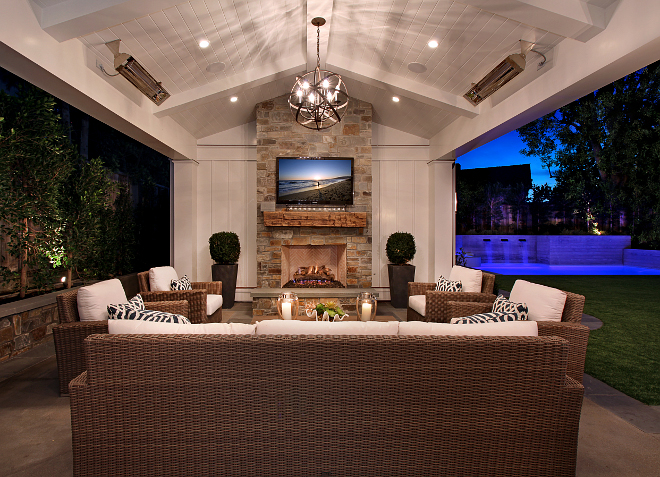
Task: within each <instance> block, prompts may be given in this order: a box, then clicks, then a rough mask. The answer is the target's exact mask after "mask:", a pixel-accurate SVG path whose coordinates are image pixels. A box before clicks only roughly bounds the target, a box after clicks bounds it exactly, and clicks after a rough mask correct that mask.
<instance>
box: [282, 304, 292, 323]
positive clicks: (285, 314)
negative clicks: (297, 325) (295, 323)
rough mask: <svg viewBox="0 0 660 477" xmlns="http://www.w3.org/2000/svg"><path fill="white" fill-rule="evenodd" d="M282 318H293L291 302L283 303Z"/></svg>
mask: <svg viewBox="0 0 660 477" xmlns="http://www.w3.org/2000/svg"><path fill="white" fill-rule="evenodd" d="M282 318H284V319H285V320H290V319H291V303H286V302H284V303H282Z"/></svg>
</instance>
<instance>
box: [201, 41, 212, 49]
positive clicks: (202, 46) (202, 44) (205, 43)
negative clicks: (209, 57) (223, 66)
mask: <svg viewBox="0 0 660 477" xmlns="http://www.w3.org/2000/svg"><path fill="white" fill-rule="evenodd" d="M210 44H211V43H209V41H208V40H199V47H200V48H208V46H209V45H210Z"/></svg>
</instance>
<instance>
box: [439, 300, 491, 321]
mask: <svg viewBox="0 0 660 477" xmlns="http://www.w3.org/2000/svg"><path fill="white" fill-rule="evenodd" d="M492 310H493V304H492V303H488V302H476V301H448V302H447V318H449V320H451V319H452V318H460V317H461V316H471V315H478V314H480V313H489V312H490V311H492Z"/></svg>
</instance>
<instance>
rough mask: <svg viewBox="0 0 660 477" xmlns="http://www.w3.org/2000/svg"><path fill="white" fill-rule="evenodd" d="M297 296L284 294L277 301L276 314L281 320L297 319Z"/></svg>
mask: <svg viewBox="0 0 660 477" xmlns="http://www.w3.org/2000/svg"><path fill="white" fill-rule="evenodd" d="M299 306H300V302H299V301H298V295H296V294H295V293H292V292H284V293H282V294H281V295H280V296H279V298H278V299H277V314H278V315H279V316H280V319H282V320H292V319H296V318H298V307H299Z"/></svg>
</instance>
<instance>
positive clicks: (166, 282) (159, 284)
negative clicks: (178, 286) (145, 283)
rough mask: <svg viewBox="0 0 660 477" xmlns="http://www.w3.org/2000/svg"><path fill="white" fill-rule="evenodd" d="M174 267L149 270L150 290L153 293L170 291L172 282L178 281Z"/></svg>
mask: <svg viewBox="0 0 660 477" xmlns="http://www.w3.org/2000/svg"><path fill="white" fill-rule="evenodd" d="M178 279H179V277H178V276H177V274H176V270H174V267H155V268H151V269H150V270H149V289H150V290H151V291H170V290H171V289H172V280H178Z"/></svg>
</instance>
